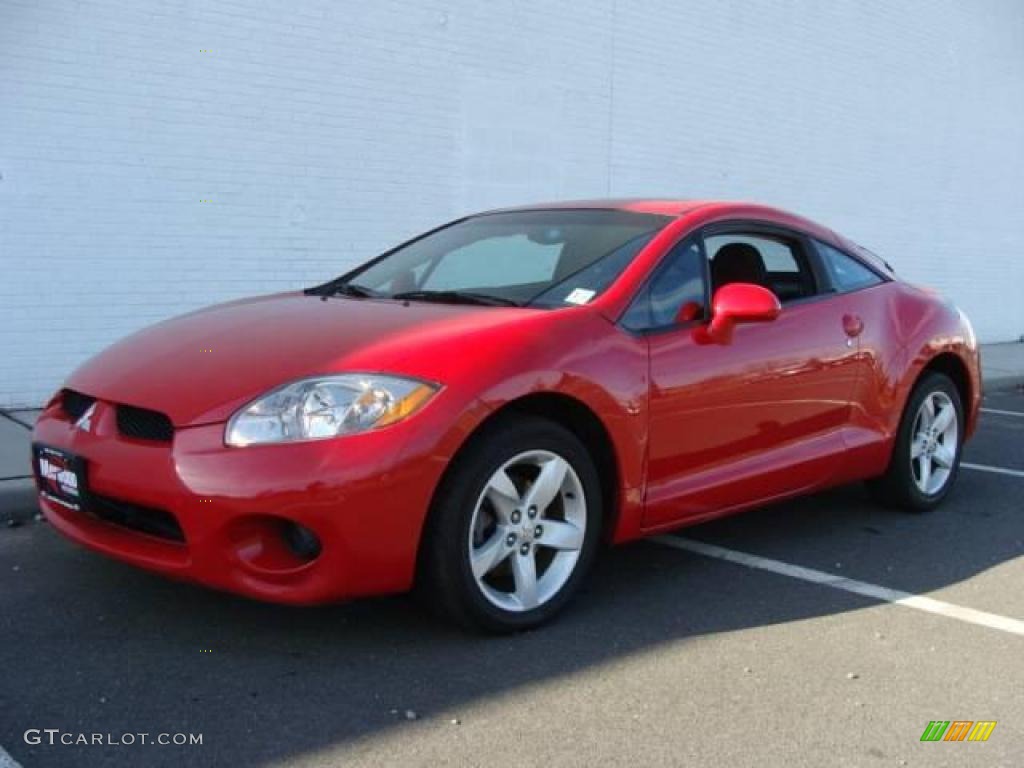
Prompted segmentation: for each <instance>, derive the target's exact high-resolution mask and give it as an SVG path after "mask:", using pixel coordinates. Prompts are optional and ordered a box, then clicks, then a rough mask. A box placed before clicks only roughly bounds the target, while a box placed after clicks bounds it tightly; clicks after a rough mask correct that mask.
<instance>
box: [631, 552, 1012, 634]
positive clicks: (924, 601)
mask: <svg viewBox="0 0 1024 768" xmlns="http://www.w3.org/2000/svg"><path fill="white" fill-rule="evenodd" d="M651 541H654V542H657V543H658V544H663V545H664V546H666V547H672V548H673V549H681V550H684V551H686V552H695V553H697V554H698V555H704V556H705V557H714V558H717V559H719V560H726V561H728V562H730V563H736V564H737V565H745V566H747V567H748V568H756V569H758V570H761V571H769V572H771V573H777V574H780V575H782V576H789V577H791V578H794V579H801V580H803V581H810V582H812V583H814V584H821V585H822V586H826V587H832V588H833V589H841V590H843V591H845V592H852V593H854V594H855V595H862V596H864V597H870V598H874V599H875V600H881V601H883V602H886V603H892V604H893V605H902V606H904V607H905V608H915V609H917V610H919V611H925V612H926V613H934V614H937V615H939V616H945V617H946V618H949V619H957V620H958V621H964V622H967V623H968V624H977V625H978V626H980V627H988V628H989V629H998V630H1000V631H1001V632H1009V633H1010V634H1011V635H1019V636H1021V637H1024V621H1020V620H1018V619H1011V618H1009V617H1008V616H1000V615H999V614H996V613H987V612H985V611H976V610H974V609H973V608H965V607H964V606H961V605H954V604H953V603H946V602H943V601H942V600H934V599H932V598H930V597H921V596H920V595H915V594H912V593H910V592H901V591H900V590H898V589H889V587H881V586H878V585H877V584H869V583H867V582H866V581H857V580H856V579H848V578H846V577H845V576H836V575H835V574H832V573H826V572H825V571H816V570H814V569H813V568H804V567H803V566H801V565H792V564H791V563H785V562H783V561H781V560H772V559H770V558H767V557H760V556H758V555H751V554H749V553H747V552H739V551H737V550H735V549H726V548H725V547H719V546H717V545H715V544H708V543H706V542H703V541H697V540H696V539H684V538H681V537H677V536H655V537H654V538H652V539H651Z"/></svg>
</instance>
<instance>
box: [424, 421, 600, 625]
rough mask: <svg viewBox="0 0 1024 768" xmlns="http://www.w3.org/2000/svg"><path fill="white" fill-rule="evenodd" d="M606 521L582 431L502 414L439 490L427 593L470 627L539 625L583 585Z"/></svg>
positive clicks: (429, 537)
mask: <svg viewBox="0 0 1024 768" xmlns="http://www.w3.org/2000/svg"><path fill="white" fill-rule="evenodd" d="M601 519H602V499H601V490H600V483H599V480H598V476H597V471H596V469H595V468H594V464H593V461H592V460H591V458H590V455H589V453H588V452H587V450H586V448H585V447H584V446H583V445H582V443H580V441H579V440H578V439H577V438H576V436H575V435H573V434H572V433H571V432H569V431H567V430H566V429H564V428H562V427H561V426H559V425H558V424H555V423H553V422H550V421H547V420H545V419H539V418H536V417H532V416H520V417H516V418H515V420H512V419H505V420H503V421H502V422H500V423H498V424H496V425H494V426H492V427H491V428H489V429H487V431H486V432H485V433H483V434H482V435H479V436H477V437H476V438H474V442H473V444H472V445H471V446H469V449H468V450H466V451H463V453H462V455H461V456H460V458H459V460H458V463H457V464H456V465H455V466H454V467H453V468H452V470H451V471H450V472H449V474H448V476H447V477H446V479H445V481H444V482H443V484H442V487H441V488H440V489H439V492H438V496H437V499H436V501H435V507H434V509H433V511H432V513H431V519H430V522H429V525H428V529H427V532H426V539H425V541H424V547H425V549H424V561H423V572H422V574H421V575H422V584H420V585H419V586H420V589H419V591H420V595H421V597H423V598H425V599H426V600H427V601H428V602H430V603H431V604H432V605H434V606H436V607H439V608H440V609H441V610H442V612H443V613H444V614H446V615H447V616H449V617H451V618H453V619H455V620H456V621H458V622H459V623H461V624H463V625H464V626H470V627H473V628H482V629H485V630H487V631H492V632H510V631H515V630H520V629H527V628H530V627H534V626H536V625H538V624H541V623H543V622H544V621H546V620H548V619H550V618H551V617H552V616H554V615H555V614H556V613H557V612H558V611H559V610H561V609H562V608H563V607H564V606H565V604H566V603H567V602H568V601H569V600H570V599H571V598H572V596H573V595H574V594H575V593H576V591H577V590H578V588H579V586H580V584H581V582H582V580H583V578H584V577H585V575H586V572H587V571H588V570H589V568H590V565H591V562H592V561H593V558H594V555H595V552H596V549H597V545H598V541H599V537H600V528H601Z"/></svg>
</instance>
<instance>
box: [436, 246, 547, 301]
mask: <svg viewBox="0 0 1024 768" xmlns="http://www.w3.org/2000/svg"><path fill="white" fill-rule="evenodd" d="M561 252H562V244H561V243H554V244H551V245H547V244H543V243H535V242H533V241H532V240H530V239H529V238H527V237H526V236H525V235H514V236H511V237H488V238H485V239H483V240H477V241H476V242H473V243H470V244H469V245H464V246H463V247H462V248H458V249H456V250H454V251H451V252H450V253H447V254H445V256H444V258H443V259H441V261H440V262H439V263H438V265H437V266H436V267H435V268H434V270H433V271H432V272H430V273H429V274H428V275H427V279H426V281H425V283H424V284H423V285H422V286H421V287H423V288H426V289H429V290H432V291H436V290H446V289H449V288H465V287H466V286H473V287H474V288H486V287H488V286H493V285H525V284H530V283H546V282H548V281H550V280H551V277H552V275H553V274H554V273H555V266H556V265H557V264H558V257H559V256H560V255H561Z"/></svg>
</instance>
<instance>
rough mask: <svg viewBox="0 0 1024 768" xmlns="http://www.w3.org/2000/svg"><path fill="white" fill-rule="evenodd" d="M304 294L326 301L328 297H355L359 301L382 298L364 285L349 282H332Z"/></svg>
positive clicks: (308, 290) (309, 289)
mask: <svg viewBox="0 0 1024 768" xmlns="http://www.w3.org/2000/svg"><path fill="white" fill-rule="evenodd" d="M304 293H305V294H306V295H307V296H320V297H321V298H324V299H326V298H327V297H328V296H337V295H338V294H341V295H342V296H355V297H356V298H358V299H372V298H376V297H380V296H382V295H383V294H381V293H380V292H378V291H375V290H373V289H372V288H367V287H366V286H364V285H359V284H358V283H347V282H344V281H342V282H330V283H324V284H323V285H318V286H316V287H315V288H307V289H306V290H305V291H304Z"/></svg>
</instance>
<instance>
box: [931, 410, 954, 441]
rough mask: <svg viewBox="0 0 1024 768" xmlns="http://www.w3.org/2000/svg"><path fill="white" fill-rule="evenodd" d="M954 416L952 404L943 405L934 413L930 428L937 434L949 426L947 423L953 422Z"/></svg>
mask: <svg viewBox="0 0 1024 768" xmlns="http://www.w3.org/2000/svg"><path fill="white" fill-rule="evenodd" d="M954 416H955V414H954V412H953V406H952V405H947V406H945V407H944V408H942V409H941V410H940V411H939V412H938V413H936V414H935V420H934V421H933V422H932V428H933V429H934V430H935V431H936V432H937V433H939V434H941V433H943V432H945V431H946V430H947V429H948V428H949V425H950V424H952V423H953V417H954Z"/></svg>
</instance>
